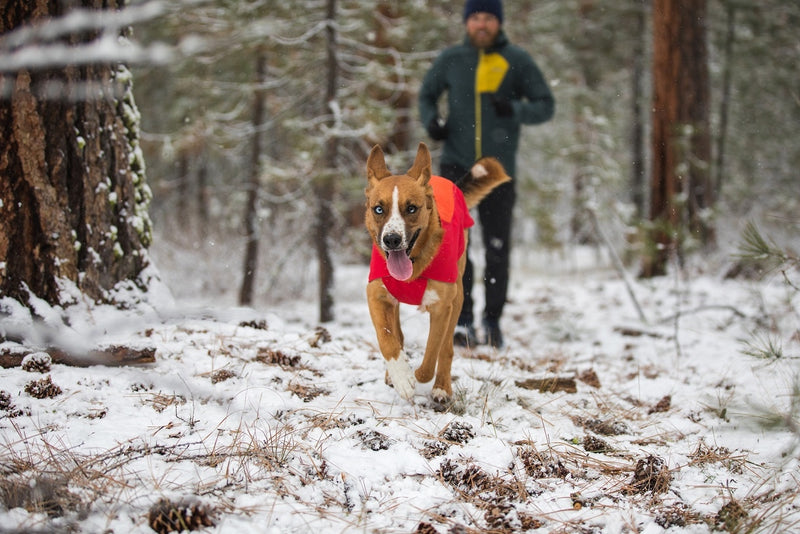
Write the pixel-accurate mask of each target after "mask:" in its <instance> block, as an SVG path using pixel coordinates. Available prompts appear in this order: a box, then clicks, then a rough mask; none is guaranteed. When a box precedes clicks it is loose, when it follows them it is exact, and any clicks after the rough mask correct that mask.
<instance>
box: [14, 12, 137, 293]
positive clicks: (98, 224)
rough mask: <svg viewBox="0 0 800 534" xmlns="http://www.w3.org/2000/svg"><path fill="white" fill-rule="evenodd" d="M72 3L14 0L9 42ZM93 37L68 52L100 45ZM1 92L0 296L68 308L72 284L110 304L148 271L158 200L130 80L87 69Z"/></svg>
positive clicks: (29, 77)
mask: <svg viewBox="0 0 800 534" xmlns="http://www.w3.org/2000/svg"><path fill="white" fill-rule="evenodd" d="M80 3H81V4H82V5H81V7H84V8H92V9H100V8H102V6H108V5H110V6H111V9H113V8H117V7H119V6H120V5H121V2H114V1H103V0H83V1H82V2H80ZM72 4H75V3H72ZM63 6H64V4H63V3H61V2H48V1H46V0H8V1H6V2H4V3H3V5H2V7H0V35H2V34H6V33H8V32H11V31H13V30H14V29H16V28H19V27H21V26H24V25H26V24H30V23H34V22H35V23H42V22H45V21H46V20H47V19H49V18H53V17H59V16H63V15H65V14H66V12H67V11H69V9H70V8H65V7H63ZM87 33H88V32H84V33H83V34H82V35H81V36H73V37H69V38H65V39H63V40H62V41H63V46H65V47H68V46H72V45H75V44H78V43H79V42H86V41H88V40H91V39H94V38H96V37H97V36H96V35H87ZM34 44H35V43H34ZM0 88H4V90H3V91H2V92H0V177H2V179H0V294H2V295H3V296H10V297H12V298H15V299H18V300H20V301H21V302H28V298H29V293H32V294H34V295H36V296H38V297H40V298H42V299H44V300H46V301H47V302H49V303H51V304H64V303H67V302H69V301H70V298H71V296H70V295H68V294H67V293H66V292H63V291H62V289H64V284H65V282H66V283H72V284H74V285H75V286H76V287H77V288H78V289H79V290H80V291H81V292H82V293H83V294H84V295H86V296H88V297H89V298H91V299H93V300H102V299H104V298H106V297H107V296H108V293H107V291H108V290H109V289H111V288H113V287H114V286H115V285H116V284H117V283H118V282H121V281H124V280H134V281H136V280H137V278H138V276H139V274H140V273H141V271H142V270H143V269H144V267H145V266H146V265H147V263H148V256H147V250H146V248H147V246H148V245H149V244H150V241H151V223H150V219H149V216H148V214H147V207H148V204H149V201H150V196H151V193H150V190H149V188H148V187H147V185H146V183H145V177H144V162H143V160H142V156H141V152H140V150H139V129H138V128H139V127H138V120H139V117H138V111H137V109H136V106H135V104H134V102H133V96H132V92H131V77H130V73H129V71H128V70H127V69H126V68H125V67H123V66H117V65H88V66H63V67H55V68H50V69H48V70H34V69H28V70H20V71H17V72H0ZM139 283H144V282H142V281H140V280H139Z"/></svg>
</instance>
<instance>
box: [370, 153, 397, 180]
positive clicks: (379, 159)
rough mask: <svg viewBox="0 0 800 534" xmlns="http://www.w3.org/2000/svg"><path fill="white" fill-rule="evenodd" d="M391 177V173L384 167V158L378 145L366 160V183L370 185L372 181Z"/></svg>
mask: <svg viewBox="0 0 800 534" xmlns="http://www.w3.org/2000/svg"><path fill="white" fill-rule="evenodd" d="M391 175H392V173H391V172H389V169H388V168H387V167H386V158H385V157H384V156H383V150H381V147H380V146H379V145H375V146H374V147H372V150H371V151H370V153H369V157H368V158H367V181H368V182H369V183H370V184H372V182H374V181H378V180H381V179H382V178H386V177H387V176H391Z"/></svg>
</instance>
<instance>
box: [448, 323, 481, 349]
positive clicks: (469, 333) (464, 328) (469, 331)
mask: <svg viewBox="0 0 800 534" xmlns="http://www.w3.org/2000/svg"><path fill="white" fill-rule="evenodd" d="M453 345H455V346H456V347H468V348H473V347H476V346H477V345H478V335H477V334H476V333H475V327H474V326H472V325H471V324H470V325H463V324H460V325H458V326H456V331H455V332H454V333H453Z"/></svg>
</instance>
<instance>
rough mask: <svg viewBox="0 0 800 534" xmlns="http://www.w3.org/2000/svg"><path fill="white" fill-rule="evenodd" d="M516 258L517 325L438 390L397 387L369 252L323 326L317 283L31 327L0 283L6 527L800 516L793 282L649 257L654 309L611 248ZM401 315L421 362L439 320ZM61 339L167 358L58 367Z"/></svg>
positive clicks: (647, 285)
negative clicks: (389, 379) (1, 292)
mask: <svg viewBox="0 0 800 534" xmlns="http://www.w3.org/2000/svg"><path fill="white" fill-rule="evenodd" d="M520 263H521V264H520V265H517V267H516V269H515V271H514V276H513V281H512V297H511V302H510V303H509V305H508V307H507V312H506V316H505V318H504V322H503V327H504V332H505V335H506V341H507V346H506V348H504V349H502V350H500V351H495V350H493V349H489V348H487V347H479V348H478V349H476V350H473V351H467V350H461V351H460V352H459V353H458V354H457V356H456V359H455V361H454V365H453V375H454V377H455V382H454V389H455V394H454V398H455V401H454V405H453V406H452V408H451V410H450V411H447V412H437V411H435V410H433V407H432V405H431V403H430V402H429V400H428V394H429V392H430V388H431V385H430V384H420V385H418V387H417V395H416V397H415V399H414V402H413V403H408V402H405V401H403V400H402V399H400V398H399V397H398V396H397V395H396V394H395V392H394V391H393V390H392V389H391V388H390V387H388V386H386V385H385V384H384V366H383V362H382V359H381V357H380V354H379V352H378V350H377V346H376V343H375V336H374V331H373V329H372V325H371V323H370V322H369V317H368V313H367V308H366V303H365V299H364V280H365V278H366V267H363V266H348V265H340V266H338V267H337V271H336V273H337V284H336V291H337V294H336V303H337V307H336V316H337V320H336V321H335V322H333V323H330V324H326V325H323V326H319V325H318V324H317V323H316V316H317V312H316V303H315V302H313V301H308V302H296V303H291V304H287V305H281V306H280V307H276V308H274V309H242V308H235V307H230V306H221V305H211V303H210V302H207V303H206V306H200V305H199V303H200V302H201V301H202V295H197V294H196V293H195V294H193V295H187V294H186V293H182V292H181V287H182V282H181V274H180V273H167V272H164V273H162V274H163V278H164V280H165V282H167V283H168V284H171V285H173V293H174V295H175V296H176V299H175V300H174V301H172V300H171V299H170V297H171V295H170V294H169V293H168V292H167V291H166V290H164V289H159V288H155V289H153V291H152V294H151V301H150V303H147V304H138V305H136V306H133V307H132V309H130V310H128V311H119V310H116V309H113V308H108V307H93V308H88V307H87V306H86V305H85V304H84V303H82V302H79V303H78V304H76V305H75V306H73V307H72V308H70V309H68V310H67V311H64V310H57V309H50V308H46V307H44V306H42V307H41V308H40V310H39V313H40V315H41V316H42V317H43V318H44V321H43V323H41V324H38V326H35V325H34V323H33V321H32V320H31V318H30V316H29V315H28V314H27V312H26V311H25V310H23V309H20V308H18V307H15V306H14V305H13V303H10V302H9V301H7V300H0V309H2V310H3V311H4V312H5V315H6V316H5V317H4V318H2V324H0V328H2V329H3V331H4V332H6V333H8V332H14V333H15V334H14V335H13V336H9V337H12V338H13V339H16V340H17V341H5V342H3V343H2V344H0V354H5V355H7V356H9V355H11V356H13V355H24V354H27V355H28V356H27V357H26V364H25V365H24V366H22V367H10V368H6V369H0V390H1V391H2V393H0V469H2V479H1V480H0V497H2V503H4V505H5V506H0V525H2V526H0V532H23V531H24V532H31V531H42V532H44V531H47V532H52V531H59V532H61V531H67V530H69V529H71V528H74V529H75V531H79V532H113V533H146V532H152V531H153V528H152V527H151V524H152V525H154V526H155V527H156V528H155V530H157V531H160V532H167V531H169V530H170V528H171V527H172V526H174V527H175V530H180V528H182V527H192V528H194V527H197V528H200V529H202V531H203V532H219V533H237V534H239V533H265V532H275V533H278V532H280V533H287V532H303V533H305V532H316V533H323V532H324V533H327V532H440V533H445V532H452V533H462V532H521V531H531V532H548V533H549V532H553V533H557V532H565V533H566V532H585V533H594V532H597V533H600V532H609V533H614V532H619V533H622V532H640V533H657V532H665V531H668V532H673V533H698V532H711V531H712V530H714V529H716V530H719V531H728V532H749V531H763V532H791V531H795V532H798V531H800V508H798V507H799V506H800V497H799V496H798V493H799V492H798V483H799V482H800V481H798V459H799V458H800V448H798V434H797V425H798V421H797V419H796V416H797V412H798V407H797V405H796V403H797V402H798V392H797V388H798V383H800V382H799V380H800V379H798V368H799V367H800V365H798V361H800V360H798V357H800V313H799V312H798V310H800V295H798V294H797V292H796V291H794V290H792V288H790V287H788V286H787V285H786V284H785V282H784V280H783V279H782V278H781V277H780V276H777V275H776V276H775V277H773V278H771V279H769V280H767V281H763V282H749V281H742V280H737V281H723V280H720V279H719V278H718V277H714V276H709V275H700V274H690V275H684V276H674V275H673V276H671V277H668V278H663V279H657V280H651V281H641V280H637V281H634V282H632V284H633V287H632V289H633V292H634V294H635V297H636V300H637V301H638V303H639V304H640V305H641V309H642V313H643V314H644V316H645V318H646V322H643V321H642V320H641V319H640V317H639V313H638V312H637V309H636V307H635V305H634V300H633V299H632V298H631V297H630V296H629V294H628V292H627V290H626V286H625V284H624V282H623V281H622V280H620V278H619V277H618V276H617V274H616V273H615V272H614V271H613V270H610V269H600V268H591V267H590V266H587V265H585V263H586V262H585V261H583V262H579V261H573V260H571V259H564V258H560V257H557V256H553V257H547V258H539V260H538V261H523V262H520ZM582 264H583V265H582ZM186 285H188V281H187V284H186ZM190 296H191V299H189V297H190ZM214 298H217V297H214ZM478 298H479V299H480V294H479V295H478ZM190 301H191V305H189V304H187V303H188V302H190ZM403 313H404V316H405V320H404V327H405V328H404V330H405V332H406V340H407V345H408V346H409V347H410V353H411V355H412V360H413V361H412V364H415V363H418V362H419V359H420V358H421V353H422V350H423V347H424V342H425V338H426V335H427V319H428V318H427V315H423V314H420V313H419V312H417V311H416V310H415V309H413V308H407V309H405V310H404V312H403ZM64 324H66V325H68V326H64ZM21 338H25V339H24V340H23V339H21ZM52 340H57V341H59V342H60V343H62V344H66V345H68V348H71V349H72V350H73V351H77V352H80V351H81V350H83V351H85V350H86V349H87V348H94V347H98V346H111V345H115V346H126V347H132V348H137V349H142V348H144V349H147V348H154V349H155V359H156V361H155V363H152V364H148V365H143V366H130V367H100V366H93V367H89V368H80V367H74V366H67V365H60V364H51V365H48V362H47V358H46V357H45V356H43V355H42V353H41V352H40V351H41V350H43V349H45V348H47V345H48V342H52ZM762 349H765V350H762ZM766 349H771V352H772V353H773V354H774V355H775V357H773V358H771V359H764V358H761V359H759V358H756V357H754V356H753V355H750V354H746V353H747V352H768V351H767V350H766ZM37 353H38V354H37ZM48 377H49V379H50V382H47V381H46V380H47V378H48ZM793 393H794V395H793ZM37 397H41V398H37ZM792 403H795V405H794V406H793V405H792ZM790 414H793V415H794V418H792V417H791V416H790ZM792 425H794V429H795V432H792V429H791V427H792ZM181 521H183V523H181ZM204 525H205V526H204ZM751 529H752V530H751Z"/></svg>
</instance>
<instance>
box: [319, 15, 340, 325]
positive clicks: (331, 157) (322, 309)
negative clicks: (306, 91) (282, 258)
mask: <svg viewBox="0 0 800 534" xmlns="http://www.w3.org/2000/svg"><path fill="white" fill-rule="evenodd" d="M327 21H328V28H327V47H328V75H327V86H326V90H325V104H326V107H328V108H330V105H331V104H332V103H333V102H334V100H335V99H336V84H337V72H338V69H337V65H336V28H335V22H336V0H327ZM338 151H339V140H338V139H337V138H336V136H335V135H331V136H330V137H329V138H328V139H327V140H326V141H325V147H324V166H325V169H326V171H325V173H324V175H323V176H322V177H321V178H320V181H319V183H318V184H317V188H316V195H317V200H318V202H319V205H318V207H317V220H316V225H315V227H316V235H315V236H313V239H314V241H315V243H316V245H317V261H318V262H319V320H320V322H322V323H325V322H329V321H332V320H333V319H334V314H333V257H332V256H331V250H330V249H331V247H330V231H331V228H332V227H333V191H334V190H333V175H332V173H333V170H334V169H335V168H336V155H337V153H338Z"/></svg>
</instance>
